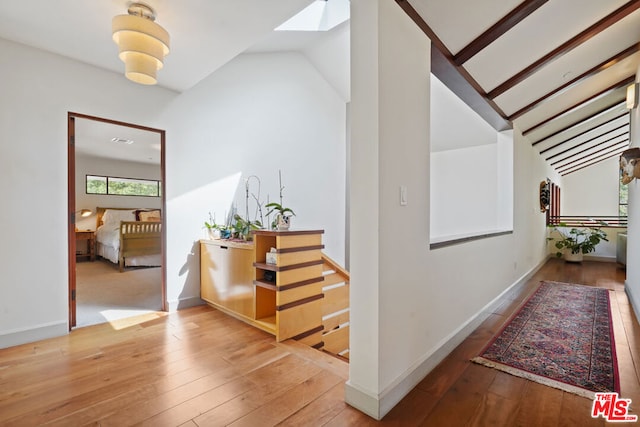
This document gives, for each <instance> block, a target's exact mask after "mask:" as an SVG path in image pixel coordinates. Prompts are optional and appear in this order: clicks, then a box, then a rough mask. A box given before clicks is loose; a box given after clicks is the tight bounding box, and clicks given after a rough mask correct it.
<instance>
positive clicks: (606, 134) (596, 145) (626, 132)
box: [545, 131, 629, 166]
mask: <svg viewBox="0 0 640 427" xmlns="http://www.w3.org/2000/svg"><path fill="white" fill-rule="evenodd" d="M610 133H611V131H609V132H606V133H603V134H600V135H598V136H596V137H595V138H591V139H588V140H586V141H583V142H581V143H580V144H576V145H574V146H572V147H569V148H567V149H566V150H562V151H561V152H559V153H556V154H554V155H553V156H551V157H547V158H546V159H545V160H546V161H549V160H551V159H553V158H555V157H558V156H562V155H563V154H565V153H568V152H569V151H571V150H575V149H576V148H579V147H582V146H583V145H585V144H588V143H590V142H593V141H595V140H596V139H598V138H602V137H603V136H608V134H610ZM621 136H623V137H626V138H629V131H625V132H622V133H619V134H617V135H614V136H612V137H611V138H608V139H605V140H604V141H601V142H599V143H597V144H595V145H593V146H592V147H589V148H588V150H590V149H591V148H595V147H598V146H600V145H602V144H606V143H607V142H611V141H613V140H614V139H618V138H620V137H621ZM585 151H586V150H585ZM581 152H582V151H580V152H578V153H576V154H580V153H581ZM576 154H571V155H569V156H567V157H565V158H564V159H561V160H556V161H555V162H553V163H551V166H553V165H555V164H556V163H560V162H563V161H565V160H567V159H570V158H571V157H573V156H575V155H576Z"/></svg>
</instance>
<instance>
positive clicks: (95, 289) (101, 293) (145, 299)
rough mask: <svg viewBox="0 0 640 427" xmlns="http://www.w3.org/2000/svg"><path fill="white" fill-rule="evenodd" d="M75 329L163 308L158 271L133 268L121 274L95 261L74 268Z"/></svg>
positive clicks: (113, 266) (79, 263)
mask: <svg viewBox="0 0 640 427" xmlns="http://www.w3.org/2000/svg"><path fill="white" fill-rule="evenodd" d="M76 272H77V273H76V274H77V277H76V327H82V326H89V325H95V324H98V323H105V322H109V321H112V320H117V319H123V318H126V317H131V316H137V315H140V314H145V313H149V312H153V311H158V310H160V309H161V307H162V303H161V299H162V297H161V286H162V278H161V274H162V269H161V268H160V267H151V268H145V267H133V268H128V269H126V270H125V271H124V272H123V273H120V272H119V271H118V268H117V266H115V265H114V264H112V263H110V262H107V261H102V260H97V261H94V262H78V263H77V264H76Z"/></svg>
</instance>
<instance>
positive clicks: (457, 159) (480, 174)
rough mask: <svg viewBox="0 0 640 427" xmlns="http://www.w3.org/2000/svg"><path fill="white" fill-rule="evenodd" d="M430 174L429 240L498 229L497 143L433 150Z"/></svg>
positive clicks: (433, 240)
mask: <svg viewBox="0 0 640 427" xmlns="http://www.w3.org/2000/svg"><path fill="white" fill-rule="evenodd" d="M461 127H462V126H461ZM430 175H431V176H430V179H431V188H430V191H431V206H432V208H431V228H430V232H431V234H430V236H431V239H430V240H431V242H435V241H438V240H441V239H452V238H456V237H462V236H464V235H471V234H474V233H478V232H484V233H486V232H493V231H496V230H498V228H499V227H498V194H499V192H498V191H497V189H498V146H497V144H488V145H478V146H474V147H468V148H459V149H457V150H447V151H438V152H433V153H431V174H430Z"/></svg>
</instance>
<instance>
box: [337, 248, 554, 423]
mask: <svg viewBox="0 0 640 427" xmlns="http://www.w3.org/2000/svg"><path fill="white" fill-rule="evenodd" d="M547 260H548V257H547V258H544V259H543V260H542V261H541V262H540V263H539V264H538V265H536V266H534V267H533V268H531V269H530V270H529V271H527V272H526V273H525V274H523V275H522V276H521V277H520V278H519V279H518V280H516V281H515V282H514V283H513V284H511V285H510V286H509V287H508V288H506V289H505V290H504V291H503V292H501V293H500V295H498V296H497V297H495V298H494V299H493V300H492V301H491V302H489V303H488V304H487V305H486V306H484V307H483V308H482V309H481V310H480V311H479V312H478V313H476V314H475V315H474V316H472V317H471V318H470V319H469V320H468V321H467V322H466V323H464V324H463V325H461V326H460V327H459V328H458V329H456V330H455V331H453V332H452V333H451V334H450V335H449V336H447V337H445V338H444V339H443V340H442V341H440V342H439V343H438V344H437V345H436V346H435V350H433V351H432V352H431V353H430V354H427V355H426V356H425V357H424V358H423V359H422V360H421V361H420V362H418V363H417V364H415V365H414V366H411V367H410V368H409V369H407V370H406V371H405V373H404V374H403V375H402V376H400V377H399V378H398V379H397V380H396V381H394V382H393V383H392V384H390V385H389V386H388V387H387V388H386V389H385V390H383V391H382V393H380V396H372V395H371V394H370V393H367V392H365V391H363V390H360V389H358V388H357V386H355V385H354V384H351V383H350V382H349V381H347V383H346V384H345V402H346V403H347V404H349V405H351V406H353V407H354V408H356V409H358V410H359V411H362V412H364V413H365V414H367V415H369V416H370V417H372V418H375V419H376V420H381V419H382V417H384V416H385V415H386V414H387V413H388V412H389V411H390V410H391V409H393V407H394V406H396V405H397V404H398V402H400V401H401V400H402V399H403V398H404V397H405V396H406V395H407V394H408V393H409V392H410V391H411V390H413V389H414V388H415V386H416V385H418V383H420V381H422V380H423V379H424V378H425V377H426V376H427V374H429V372H431V371H432V370H433V369H434V368H435V367H436V366H438V364H439V363H440V362H442V361H443V360H444V358H445V357H447V356H448V355H449V354H450V353H451V352H452V351H453V350H454V349H455V348H456V347H457V346H458V345H460V343H462V341H464V340H465V339H466V338H467V337H468V336H469V335H470V334H471V333H472V332H473V331H474V330H476V329H477V328H478V326H480V324H482V322H484V321H485V320H486V319H487V318H488V317H489V316H490V315H491V313H492V312H493V311H494V309H496V308H497V307H498V306H499V305H500V303H501V301H502V298H503V297H504V296H505V295H507V294H509V293H510V292H513V291H514V290H516V289H517V288H518V287H519V286H523V285H524V284H525V283H526V282H527V281H528V280H529V279H530V278H531V277H532V276H533V275H534V274H535V273H536V272H537V271H538V270H539V269H540V268H542V266H543V265H544V264H545V263H546V262H547Z"/></svg>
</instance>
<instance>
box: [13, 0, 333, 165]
mask: <svg viewBox="0 0 640 427" xmlns="http://www.w3.org/2000/svg"><path fill="white" fill-rule="evenodd" d="M313 1H314V0H277V1H265V0H182V1H179V2H178V1H169V0H143V3H145V4H148V5H149V6H151V7H152V8H153V9H154V10H155V12H156V17H157V18H156V22H157V23H158V24H160V25H162V26H163V27H164V28H165V29H166V30H167V31H168V32H169V34H170V36H171V52H170V54H169V55H168V56H167V57H166V59H165V66H164V68H163V69H161V70H159V72H158V85H159V86H162V87H165V88H168V89H171V90H174V91H176V92H183V91H185V90H188V89H189V88H191V87H193V86H194V85H196V84H197V83H198V82H199V81H200V80H202V79H203V78H205V77H207V76H208V75H210V74H211V73H213V72H214V71H216V70H217V69H218V68H219V67H221V66H222V65H224V64H225V63H227V62H228V61H230V60H231V59H232V58H234V57H235V56H237V55H238V54H240V53H243V52H248V53H255V52H275V51H302V50H303V49H305V48H306V47H308V46H311V45H313V44H315V43H318V42H319V41H321V40H322V39H323V38H325V37H327V36H328V35H329V33H328V32H317V31H305V32H299V31H295V32H291V31H277V32H276V31H273V30H274V28H276V27H277V26H279V25H280V24H282V23H283V22H285V21H287V20H288V19H289V18H291V17H292V16H294V15H295V14H296V13H298V12H299V11H301V10H303V9H304V8H305V7H306V6H308V5H309V4H311V3H313ZM330 1H336V2H342V1H343V0H330ZM130 3H131V2H130V1H127V0H101V1H77V0H55V1H51V0H29V1H23V2H10V1H2V2H0V38H3V39H7V40H11V41H15V42H18V43H22V44H26V45H29V46H32V47H36V48H39V49H42V50H46V51H49V52H53V53H57V54H59V55H62V56H65V57H68V58H71V59H75V60H78V61H81V62H84V63H88V64H91V65H94V66H97V67H100V68H103V69H107V70H111V71H114V72H116V73H119V74H122V78H123V79H124V78H125V77H124V64H123V63H122V62H121V61H120V60H119V59H118V48H117V46H116V44H115V43H114V42H113V40H112V39H111V19H112V18H113V16H115V15H120V14H126V13H127V7H128V5H129V4H130ZM112 138H124V139H131V140H133V141H134V143H133V144H131V145H126V144H122V143H113V142H111V139H112ZM76 150H77V153H79V154H85V155H91V156H99V157H108V158H114V159H119V160H127V161H134V162H142V163H155V164H159V163H160V141H159V135H158V134H157V133H154V132H147V131H142V130H137V129H134V128H127V127H122V126H116V125H112V124H108V123H103V122H98V121H93V120H87V119H77V120H76Z"/></svg>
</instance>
